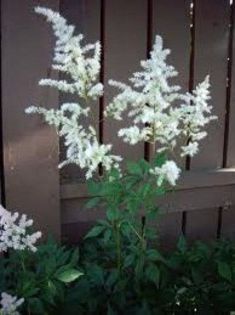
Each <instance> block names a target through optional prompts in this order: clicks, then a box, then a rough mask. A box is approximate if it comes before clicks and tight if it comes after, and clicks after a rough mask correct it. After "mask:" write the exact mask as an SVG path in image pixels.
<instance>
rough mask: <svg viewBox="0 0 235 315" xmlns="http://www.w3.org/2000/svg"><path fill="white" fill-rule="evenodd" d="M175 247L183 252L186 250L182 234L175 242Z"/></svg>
mask: <svg viewBox="0 0 235 315" xmlns="http://www.w3.org/2000/svg"><path fill="white" fill-rule="evenodd" d="M177 248H178V250H179V251H180V252H181V253H185V252H186V250H187V242H186V239H185V237H184V236H183V235H181V236H180V238H179V241H178V243H177Z"/></svg>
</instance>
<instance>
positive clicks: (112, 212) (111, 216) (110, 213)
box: [106, 209, 119, 221]
mask: <svg viewBox="0 0 235 315" xmlns="http://www.w3.org/2000/svg"><path fill="white" fill-rule="evenodd" d="M106 215H107V218H108V220H110V221H115V220H118V218H119V211H118V210H117V209H108V210H107V212H106Z"/></svg>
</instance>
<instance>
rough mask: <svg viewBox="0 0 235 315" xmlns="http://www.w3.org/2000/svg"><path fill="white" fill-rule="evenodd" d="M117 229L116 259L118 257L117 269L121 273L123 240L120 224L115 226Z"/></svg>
mask: <svg viewBox="0 0 235 315" xmlns="http://www.w3.org/2000/svg"><path fill="white" fill-rule="evenodd" d="M114 228H115V241H116V257H117V269H118V272H120V271H121V238H120V226H119V224H118V222H115V224H114Z"/></svg>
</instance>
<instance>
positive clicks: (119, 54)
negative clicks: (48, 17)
mask: <svg viewBox="0 0 235 315" xmlns="http://www.w3.org/2000/svg"><path fill="white" fill-rule="evenodd" d="M105 14H106V15H105V21H106V27H105V52H104V54H105V61H104V69H105V87H106V94H105V106H106V105H107V104H108V103H109V101H110V100H111V99H112V97H113V96H114V95H115V94H116V93H117V92H118V91H117V90H116V89H113V88H110V87H108V80H109V79H114V80H120V81H123V82H128V78H129V77H130V76H131V74H132V73H133V72H134V71H138V70H139V69H140V66H139V63H140V60H142V59H145V58H146V41H147V39H146V33H147V32H146V23H147V1H146V0H129V1H126V0H119V1H106V9H105ZM129 125H130V121H129V120H128V119H127V118H126V117H125V119H124V120H123V121H121V122H120V121H118V122H117V121H114V120H112V119H108V120H106V121H105V122H104V142H105V143H112V144H113V152H114V153H115V154H117V155H121V156H123V157H124V159H131V160H133V159H135V160H136V159H139V158H142V157H144V145H142V144H141V145H138V144H137V145H135V146H129V145H127V144H124V143H123V141H122V139H120V138H119V137H118V136H117V132H118V130H119V129H120V128H125V127H128V126H129Z"/></svg>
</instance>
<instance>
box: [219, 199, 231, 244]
mask: <svg viewBox="0 0 235 315" xmlns="http://www.w3.org/2000/svg"><path fill="white" fill-rule="evenodd" d="M220 237H221V238H228V239H231V240H233V241H234V240H235V206H234V204H233V205H230V204H228V205H227V206H225V207H224V208H223V209H222V222H221V233H220Z"/></svg>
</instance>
